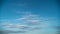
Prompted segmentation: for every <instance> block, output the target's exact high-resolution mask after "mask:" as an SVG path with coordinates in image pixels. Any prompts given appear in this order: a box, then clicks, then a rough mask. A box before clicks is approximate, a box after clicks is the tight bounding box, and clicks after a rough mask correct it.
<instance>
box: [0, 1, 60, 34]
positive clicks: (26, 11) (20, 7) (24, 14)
mask: <svg viewBox="0 0 60 34" xmlns="http://www.w3.org/2000/svg"><path fill="white" fill-rule="evenodd" d="M0 22H1V24H0V25H1V28H2V29H3V30H6V29H7V30H12V31H20V30H23V29H21V28H22V27H20V26H24V27H27V29H26V28H24V30H25V31H27V32H26V33H21V34H56V31H57V29H56V28H55V27H56V26H57V27H58V26H60V25H59V14H58V1H57V0H4V1H3V3H2V5H1V11H0ZM3 25H4V26H3ZM10 27H13V28H10ZM19 28H20V29H19ZM36 28H37V29H36ZM39 28H41V29H39ZM18 34H19V33H18Z"/></svg>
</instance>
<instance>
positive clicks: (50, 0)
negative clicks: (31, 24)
mask: <svg viewBox="0 0 60 34" xmlns="http://www.w3.org/2000/svg"><path fill="white" fill-rule="evenodd" d="M18 4H20V5H21V6H18ZM58 8H59V7H58V1H57V0H5V1H3V3H2V6H1V11H0V13H1V15H0V16H1V17H3V18H8V19H9V18H11V17H16V16H17V14H15V13H13V12H14V10H15V11H16V12H17V11H24V12H25V11H31V12H32V13H34V14H39V15H42V16H45V17H58ZM13 15H14V16H13Z"/></svg>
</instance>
